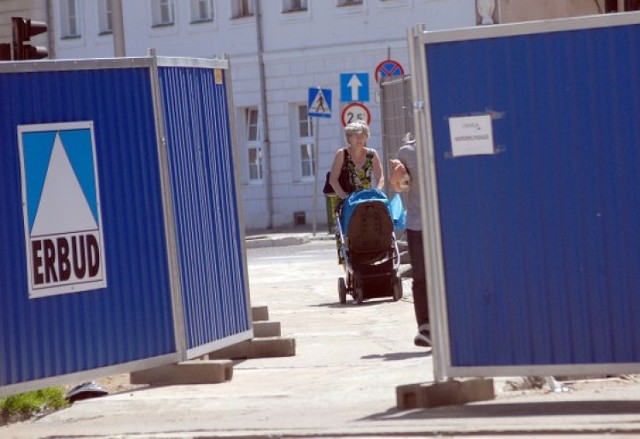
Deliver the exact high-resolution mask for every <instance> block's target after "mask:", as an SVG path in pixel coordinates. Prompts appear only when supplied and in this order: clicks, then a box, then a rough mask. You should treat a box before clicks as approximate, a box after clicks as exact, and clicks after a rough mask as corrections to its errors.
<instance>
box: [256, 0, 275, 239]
mask: <svg viewBox="0 0 640 439" xmlns="http://www.w3.org/2000/svg"><path fill="white" fill-rule="evenodd" d="M261 4H262V1H261V0H256V2H255V5H256V39H257V49H258V75H259V77H260V107H259V111H258V116H259V121H260V122H259V123H260V129H261V132H262V157H263V166H264V186H265V201H266V204H267V206H266V207H267V229H271V228H273V187H272V184H271V181H272V179H271V146H270V144H269V117H268V114H267V81H266V78H265V74H264V56H263V52H264V37H263V35H262V9H261Z"/></svg>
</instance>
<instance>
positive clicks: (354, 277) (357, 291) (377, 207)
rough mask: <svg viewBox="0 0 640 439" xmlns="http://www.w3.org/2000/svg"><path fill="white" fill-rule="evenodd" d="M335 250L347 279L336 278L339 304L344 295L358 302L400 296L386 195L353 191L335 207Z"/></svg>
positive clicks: (397, 255)
mask: <svg viewBox="0 0 640 439" xmlns="http://www.w3.org/2000/svg"><path fill="white" fill-rule="evenodd" d="M337 226H338V238H339V243H338V252H339V254H340V256H341V257H342V260H343V261H344V268H345V272H346V275H347V276H346V279H345V278H344V277H340V278H339V279H338V295H339V298H340V303H341V304H344V303H346V301H347V294H350V295H351V296H353V298H354V299H355V300H356V302H357V303H358V304H361V303H362V302H363V301H364V300H367V299H371V298H377V297H388V296H391V297H393V300H394V301H397V300H400V299H401V298H402V280H401V279H400V277H398V267H399V266H400V251H399V250H398V243H397V242H396V236H395V233H394V231H393V219H392V216H391V210H390V207H389V200H388V199H387V197H386V195H385V194H384V193H383V192H382V191H380V190H378V189H366V190H361V191H357V192H354V193H352V194H351V195H349V197H347V198H346V199H345V200H344V202H343V203H342V205H341V206H340V207H339V210H338V221H337Z"/></svg>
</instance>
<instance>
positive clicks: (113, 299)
mask: <svg viewBox="0 0 640 439" xmlns="http://www.w3.org/2000/svg"><path fill="white" fill-rule="evenodd" d="M70 68H73V67H70ZM43 69H44V67H43ZM0 96H2V101H1V102H0V108H1V113H2V118H0V132H2V133H3V138H2V142H1V143H0V151H1V153H2V160H0V206H2V207H1V208H0V242H2V245H0V386H5V385H10V384H15V383H22V382H27V381H32V380H37V379H41V378H46V377H53V376H58V375H65V374H70V373H74V372H78V371H84V370H89V369H94V368H100V367H105V366H110V365H116V364H121V363H127V362H131V361H134V360H139V359H144V358H151V357H156V356H161V355H163V354H169V353H174V352H175V350H176V346H175V334H174V325H173V316H172V309H171V294H170V286H169V275H168V268H167V265H168V264H167V253H166V239H165V233H164V221H163V210H162V201H161V195H160V176H159V166H158V159H157V142H156V128H155V121H154V114H153V103H152V96H151V86H150V74H149V69H148V68H130V69H95V70H92V69H87V70H64V71H63V70H60V69H59V68H56V69H55V70H53V71H36V72H21V73H6V72H2V73H0ZM71 121H93V127H94V135H95V145H96V146H95V150H96V163H97V169H98V171H97V173H98V177H99V185H100V198H101V199H100V209H101V214H102V221H103V230H104V240H105V243H104V244H105V249H106V255H105V260H106V267H107V287H106V288H103V289H99V290H94V291H86V292H76V293H73V294H59V295H53V296H49V297H43V298H37V299H29V298H28V292H27V266H26V262H25V261H26V251H25V229H24V225H23V224H24V223H23V211H22V201H21V165H20V159H19V148H18V140H17V131H16V127H17V126H18V125H24V124H41V123H57V122H71Z"/></svg>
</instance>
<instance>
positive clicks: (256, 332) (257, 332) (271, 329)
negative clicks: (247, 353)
mask: <svg viewBox="0 0 640 439" xmlns="http://www.w3.org/2000/svg"><path fill="white" fill-rule="evenodd" d="M281 335H282V330H281V328H280V322H263V321H259V322H254V323H253V336H254V337H280V336H281Z"/></svg>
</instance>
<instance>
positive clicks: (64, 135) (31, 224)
mask: <svg viewBox="0 0 640 439" xmlns="http://www.w3.org/2000/svg"><path fill="white" fill-rule="evenodd" d="M18 145H19V148H20V164H21V168H22V206H23V213H24V226H25V245H26V254H27V266H28V269H29V270H28V284H29V297H30V298H37V297H45V296H51V295H55V294H65V293H74V292H80V291H89V290H96V289H100V288H106V286H107V280H106V267H105V258H104V254H105V252H104V239H103V234H102V232H103V230H102V218H101V214H100V191H99V187H98V170H97V166H96V154H95V141H94V135H93V122H71V123H57V124H41V125H20V126H18Z"/></svg>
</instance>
